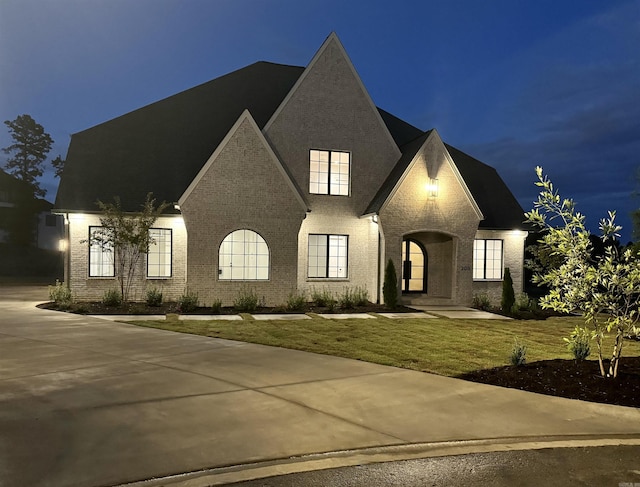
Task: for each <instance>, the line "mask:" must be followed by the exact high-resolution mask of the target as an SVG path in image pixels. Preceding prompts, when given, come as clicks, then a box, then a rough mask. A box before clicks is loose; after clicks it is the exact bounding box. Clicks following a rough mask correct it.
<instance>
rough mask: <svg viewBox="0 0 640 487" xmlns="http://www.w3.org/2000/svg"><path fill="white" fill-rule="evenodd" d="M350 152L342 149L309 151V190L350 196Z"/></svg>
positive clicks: (314, 192) (317, 192)
mask: <svg viewBox="0 0 640 487" xmlns="http://www.w3.org/2000/svg"><path fill="white" fill-rule="evenodd" d="M350 158H351V156H350V154H349V153H348V152H340V151H326V150H311V151H309V192H310V193H313V194H331V195H340V196H349V173H350V165H351V164H350Z"/></svg>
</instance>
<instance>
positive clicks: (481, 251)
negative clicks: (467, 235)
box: [473, 239, 503, 280]
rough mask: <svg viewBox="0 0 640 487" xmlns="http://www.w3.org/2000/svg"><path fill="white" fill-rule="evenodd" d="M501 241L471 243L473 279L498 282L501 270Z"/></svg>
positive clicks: (488, 240)
mask: <svg viewBox="0 0 640 487" xmlns="http://www.w3.org/2000/svg"><path fill="white" fill-rule="evenodd" d="M502 257H503V255H502V240H490V239H477V240H474V242H473V278H474V279H476V280H481V279H487V280H500V279H502V270H503V258H502Z"/></svg>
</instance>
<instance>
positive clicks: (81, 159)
mask: <svg viewBox="0 0 640 487" xmlns="http://www.w3.org/2000/svg"><path fill="white" fill-rule="evenodd" d="M303 71H304V68H303V67H299V66H286V65H282V64H273V63H267V62H258V63H255V64H252V65H250V66H247V67H245V68H242V69H239V70H237V71H234V72H232V73H229V74H227V75H224V76H222V77H220V78H216V79H214V80H212V81H209V82H207V83H204V84H201V85H199V86H196V87H194V88H191V89H189V90H186V91H183V92H181V93H178V94H176V95H173V96H170V97H169V98H165V99H163V100H160V101H158V102H156V103H152V104H151V105H147V106H145V107H143V108H140V109H138V110H135V111H133V112H130V113H128V114H126V115H123V116H121V117H118V118H115V119H113V120H110V121H108V122H105V123H103V124H100V125H97V126H95V127H92V128H90V129H87V130H85V131H83V132H79V133H77V134H74V135H73V136H72V138H71V144H70V146H69V152H68V154H67V159H66V163H65V170H64V174H63V177H62V180H61V181H60V186H59V188H58V194H57V197H56V202H55V207H56V208H57V209H60V210H84V211H95V210H96V209H97V208H96V200H98V199H100V200H102V201H105V202H109V201H112V200H113V197H114V196H119V197H120V200H121V203H122V206H123V208H124V209H126V210H132V211H133V210H138V209H139V206H140V204H141V203H142V202H143V201H144V198H145V195H146V194H147V193H148V192H150V191H152V192H153V194H154V197H155V198H156V199H157V201H163V200H164V201H167V202H169V203H171V202H175V201H177V200H178V198H179V197H180V196H181V195H182V193H183V192H184V191H185V190H186V188H187V187H188V186H189V184H190V183H191V182H192V181H193V179H194V178H195V176H196V175H197V174H198V172H199V171H200V169H201V168H202V166H203V164H204V163H205V162H206V161H207V159H208V158H209V156H210V155H211V154H212V153H213V151H214V150H215V149H216V148H217V147H218V145H219V144H220V142H221V141H222V139H223V138H224V137H225V135H226V134H227V132H228V131H229V130H230V129H231V127H232V126H233V124H234V123H235V122H236V121H237V119H238V117H239V116H240V115H241V114H242V112H243V111H244V110H245V109H248V110H249V112H250V113H251V115H252V116H253V118H254V119H255V121H256V123H257V124H258V126H259V127H260V128H263V127H264V125H265V124H266V123H267V121H268V120H269V119H270V118H271V116H272V114H273V113H274V112H275V110H276V109H277V108H278V106H279V105H280V104H281V103H282V101H283V100H284V98H285V97H286V95H287V94H288V93H289V91H290V90H291V88H292V87H293V85H294V84H295V82H296V81H297V80H298V78H299V77H300V75H301V74H302V72H303ZM378 111H379V113H380V116H381V117H382V120H383V122H384V123H385V124H386V125H387V128H388V129H389V132H390V133H391V136H392V137H393V139H394V141H395V142H396V144H397V145H398V146H399V147H400V149H401V151H402V156H401V157H400V159H399V161H398V162H397V164H396V166H395V167H394V169H393V170H392V171H391V173H390V174H389V176H388V177H387V179H386V181H385V182H384V184H383V185H382V186H381V187H380V189H379V191H378V192H377V194H376V195H375V197H374V198H373V200H372V201H371V203H370V204H369V207H368V208H367V210H366V211H365V214H370V213H377V212H378V211H379V210H380V208H381V207H382V205H383V204H384V202H385V201H386V199H387V198H388V196H389V194H390V193H391V191H392V190H393V188H394V187H395V184H396V183H397V181H398V180H399V179H400V177H402V174H403V173H404V171H405V169H406V168H407V166H408V165H409V164H410V162H411V161H412V159H413V157H414V156H415V154H416V152H417V151H418V150H419V149H420V147H421V146H422V144H423V143H424V142H425V140H426V139H427V137H428V136H429V134H430V133H431V132H430V131H429V132H423V131H422V130H420V129H419V128H417V127H414V126H413V125H411V124H409V123H407V122H405V121H403V120H401V119H399V118H398V117H396V116H394V115H392V114H390V113H389V112H387V111H385V110H382V109H380V108H378ZM447 149H448V150H449V152H450V154H451V156H452V158H453V159H454V162H455V164H456V166H457V167H458V170H459V171H460V173H461V175H462V177H463V178H464V180H465V181H466V183H467V185H468V187H469V190H470V191H471V193H472V194H473V197H474V199H475V200H476V202H477V203H478V206H479V207H480V210H481V211H482V213H483V214H484V215H485V220H484V221H482V222H481V223H480V227H481V228H496V229H507V228H522V220H523V212H522V208H521V207H520V205H519V204H518V202H517V201H516V199H515V198H514V196H513V195H512V194H511V192H510V191H509V189H508V188H507V186H506V185H505V184H504V182H503V181H502V179H501V178H500V176H499V175H498V173H497V172H496V171H495V170H494V169H493V168H491V167H489V166H487V165H485V164H483V163H482V162H480V161H478V160H476V159H474V158H473V157H471V156H469V155H467V154H465V153H463V152H461V151H459V150H457V149H455V148H454V147H452V146H449V145H447Z"/></svg>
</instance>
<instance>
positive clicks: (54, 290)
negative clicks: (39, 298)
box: [49, 279, 73, 309]
mask: <svg viewBox="0 0 640 487" xmlns="http://www.w3.org/2000/svg"><path fill="white" fill-rule="evenodd" d="M49 299H50V300H51V301H53V302H54V303H56V305H57V306H58V308H60V309H69V308H70V307H71V305H72V304H73V296H72V295H71V289H69V288H68V287H67V286H65V285H64V284H63V283H61V282H60V281H59V280H57V279H56V284H55V286H49Z"/></svg>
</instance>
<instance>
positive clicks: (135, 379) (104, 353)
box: [0, 288, 640, 487]
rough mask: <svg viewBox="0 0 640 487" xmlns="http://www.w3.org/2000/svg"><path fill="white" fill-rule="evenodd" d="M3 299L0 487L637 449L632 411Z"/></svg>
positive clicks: (25, 297)
mask: <svg viewBox="0 0 640 487" xmlns="http://www.w3.org/2000/svg"><path fill="white" fill-rule="evenodd" d="M0 291H1V292H0V433H1V434H0V485H2V486H26V485H29V486H41V485H42V486H84V487H91V486H109V485H119V484H125V483H134V484H133V485H145V486H153V485H181V486H184V487H186V486H189V487H197V486H204V485H217V484H221V483H225V482H232V481H235V480H244V479H248V478H253V477H259V476H264V475H274V474H277V473H286V472H291V471H300V470H305V469H314V468H327V467H331V466H340V465H352V464H358V463H367V462H371V461H384V460H390V459H395V460H397V459H402V458H414V457H422V456H429V455H442V454H451V453H460V452H473V451H493V450H500V449H503V450H504V449H517V448H518V446H520V447H521V448H536V447H538V448H540V447H544V446H558V445H564V444H567V445H569V444H570V445H575V444H576V442H577V443H580V444H602V443H603V442H612V443H614V444H635V445H640V410H639V409H635V408H624V407H618V406H606V405H598V404H592V403H585V402H580V401H573V400H567V399H560V398H553V397H546V396H541V395H536V394H531V393H526V392H522V391H517V390H510V389H502V388H497V387H492V386H487V385H482V384H474V383H470V382H464V381H461V380H457V379H450V378H445V377H439V376H435V375H430V374H424V373H419V372H414V371H409V370H403V369H396V368H393V367H384V366H381V365H375V364H369V363H365V362H359V361H355V360H348V359H342V358H337V357H329V356H323V355H316V354H310V353H304V352H299V351H294V350H285V349H280V348H274V347H266V346H262V345H253V344H246V343H239V342H233V341H225V340H219V339H213V338H207V337H200V336H193V335H182V334H175V333H171V332H167V331H163V330H155V329H147V328H142V327H137V326H134V325H127V324H123V323H115V322H110V321H106V320H102V319H97V318H91V317H84V316H78V315H71V314H66V313H57V312H52V311H44V310H39V309H36V308H34V304H35V302H36V301H38V300H46V292H44V293H43V291H42V290H41V289H40V290H37V289H36V290H33V291H30V290H28V289H26V288H23V289H14V288H11V289H9V288H2V289H1V290H0ZM188 472H191V473H188ZM183 473H187V474H186V475H181V474H183ZM158 477H159V478H160V479H159V480H154V481H149V482H144V483H137V482H139V481H140V482H141V481H143V480H147V479H153V478H158Z"/></svg>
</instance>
